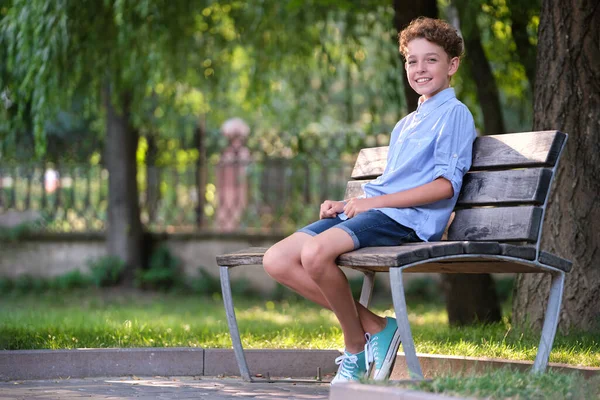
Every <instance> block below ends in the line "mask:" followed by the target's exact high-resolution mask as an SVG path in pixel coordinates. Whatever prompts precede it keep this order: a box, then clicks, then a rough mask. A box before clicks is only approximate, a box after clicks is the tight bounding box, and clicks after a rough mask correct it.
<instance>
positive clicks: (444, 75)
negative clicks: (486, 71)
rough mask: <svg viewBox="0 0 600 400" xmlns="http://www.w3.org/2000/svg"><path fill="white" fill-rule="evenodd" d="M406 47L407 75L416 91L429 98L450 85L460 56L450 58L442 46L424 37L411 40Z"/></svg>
mask: <svg viewBox="0 0 600 400" xmlns="http://www.w3.org/2000/svg"><path fill="white" fill-rule="evenodd" d="M406 48H407V51H406V77H407V78H408V82H409V84H410V87H411V88H413V90H414V91H415V92H417V93H419V94H420V95H422V96H423V97H424V98H425V100H427V99H429V98H431V97H432V96H435V95H436V94H438V93H439V92H441V91H442V90H444V89H447V88H448V87H450V78H451V77H452V75H454V74H455V73H456V71H457V70H458V65H459V63H460V60H459V58H458V57H454V58H450V57H449V56H448V53H446V52H445V51H444V49H443V48H442V47H441V46H439V45H437V44H435V43H433V42H430V41H429V40H427V39H424V38H416V39H413V40H411V41H410V42H408V44H407V46H406Z"/></svg>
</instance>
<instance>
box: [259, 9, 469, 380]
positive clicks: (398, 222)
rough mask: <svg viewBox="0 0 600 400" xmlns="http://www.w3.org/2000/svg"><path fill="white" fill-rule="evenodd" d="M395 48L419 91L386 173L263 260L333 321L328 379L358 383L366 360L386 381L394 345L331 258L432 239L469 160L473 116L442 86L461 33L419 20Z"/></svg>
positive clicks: (384, 323) (390, 326) (386, 325)
mask: <svg viewBox="0 0 600 400" xmlns="http://www.w3.org/2000/svg"><path fill="white" fill-rule="evenodd" d="M399 44H400V52H401V53H402V55H403V56H404V58H405V59H406V65H405V68H406V76H407V77H408V81H409V83H410V86H411V88H413V90H415V91H416V92H417V93H419V94H420V95H421V97H420V99H419V106H418V108H417V110H416V111H414V112H413V113H411V114H409V115H408V116H406V117H405V118H403V119H402V120H400V121H399V122H398V123H397V124H396V126H395V127H394V130H393V131H392V135H391V140H390V147H389V153H388V158H387V166H386V168H385V171H384V172H383V174H382V175H381V176H380V177H379V178H378V179H376V180H374V181H372V182H370V183H368V184H366V185H364V192H365V195H364V196H361V197H360V198H353V199H350V200H348V201H346V202H343V201H331V200H327V201H325V202H324V203H323V204H322V205H321V210H320V220H319V221H317V222H314V223H313V224H310V225H308V226H306V227H305V228H302V229H300V230H299V231H297V232H296V233H294V234H292V235H291V236H289V237H287V238H285V239H283V240H282V241H280V242H278V243H276V244H275V245H274V246H273V247H271V248H270V249H269V250H268V251H267V252H266V253H265V256H264V261H263V262H264V267H265V270H266V271H267V273H268V274H269V275H271V277H273V278H274V279H275V280H277V281H278V282H280V283H282V284H283V285H286V286H288V287H289V288H291V289H292V290H295V291H296V292H298V293H299V294H301V295H302V296H304V297H305V298H307V299H309V300H312V301H314V302H315V303H318V304H320V305H322V306H323V307H326V308H328V309H330V310H332V311H333V312H334V314H335V316H336V317H337V319H338V320H339V322H340V325H341V328H342V332H343V334H344V344H345V347H346V348H345V351H344V354H343V355H342V356H340V357H338V358H337V359H336V364H338V365H340V367H339V370H338V372H337V374H336V376H335V378H334V379H333V381H332V382H331V383H332V384H335V383H338V382H347V381H355V380H359V379H360V378H361V377H363V376H365V375H368V374H369V370H370V367H371V365H372V364H374V370H373V376H372V377H373V378H374V379H376V380H382V379H387V378H388V377H389V375H390V373H391V368H392V366H393V363H394V360H395V357H396V353H397V351H398V347H399V345H400V338H399V333H398V329H397V324H396V320H395V319H394V318H389V317H388V318H385V319H384V318H381V317H379V316H377V315H375V314H374V313H372V312H371V311H369V310H368V309H367V308H365V307H363V306H362V305H360V303H358V302H356V301H355V300H354V299H353V297H352V293H351V291H350V287H349V285H348V281H347V279H346V276H345V275H344V273H343V272H342V271H341V269H340V268H339V267H338V266H337V265H336V263H335V260H336V258H337V257H338V256H339V255H340V254H343V253H346V252H348V251H352V250H355V249H358V248H360V247H367V246H393V245H399V244H401V243H406V242H420V241H429V240H439V239H440V238H441V236H442V233H443V231H444V228H445V227H446V224H447V222H448V219H449V218H450V214H451V212H452V209H453V208H454V205H455V204H456V200H457V198H458V194H459V192H460V187H461V184H462V179H463V175H464V174H465V173H466V172H467V171H468V169H469V167H470V166H471V151H472V145H473V141H474V140H475V136H476V133H475V126H474V123H473V117H472V115H471V113H470V112H469V110H468V109H467V107H466V106H465V105H464V104H462V103H461V102H460V101H458V100H457V99H456V97H455V94H454V89H453V88H451V87H450V79H451V77H452V76H453V75H454V74H455V73H456V71H457V70H458V66H459V64H460V57H461V55H462V52H463V42H462V39H461V38H460V36H458V34H457V32H456V29H454V28H452V27H451V26H450V25H449V24H447V23H446V22H444V21H441V20H435V19H431V18H418V19H416V20H414V21H413V22H411V23H410V25H409V26H408V27H407V28H406V29H404V30H403V31H402V32H401V33H400V35H399Z"/></svg>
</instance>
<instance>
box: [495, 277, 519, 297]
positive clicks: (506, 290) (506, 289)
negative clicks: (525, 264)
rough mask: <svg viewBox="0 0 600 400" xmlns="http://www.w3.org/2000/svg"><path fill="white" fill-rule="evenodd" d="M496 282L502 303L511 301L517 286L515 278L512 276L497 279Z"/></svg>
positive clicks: (497, 292)
mask: <svg viewBox="0 0 600 400" xmlns="http://www.w3.org/2000/svg"><path fill="white" fill-rule="evenodd" d="M495 284H496V294H497V295H498V301H499V302H501V303H505V302H508V301H511V300H512V295H513V290H514V287H515V278H512V277H511V278H499V279H495Z"/></svg>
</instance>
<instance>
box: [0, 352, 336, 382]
mask: <svg viewBox="0 0 600 400" xmlns="http://www.w3.org/2000/svg"><path fill="white" fill-rule="evenodd" d="M339 354H340V353H339V352H338V351H336V350H247V351H246V359H247V361H248V366H249V368H250V371H252V373H253V374H262V375H263V376H266V375H267V374H271V375H273V376H288V377H309V376H316V375H317V368H319V367H320V368H321V372H322V373H323V374H327V373H334V372H335V371H336V370H337V366H336V365H335V362H334V360H335V358H336V357H337V356H339ZM131 375H137V376H203V375H206V376H218V375H224V376H226V375H237V376H239V369H238V367H237V363H236V361H235V356H234V354H233V350H228V349H206V350H205V349H200V348H187V347H184V348H168V347H167V348H162V347H161V348H159V347H150V348H124V349H76V350H5V351H0V381H8V380H33V379H56V378H67V377H70V378H91V377H101V376H131Z"/></svg>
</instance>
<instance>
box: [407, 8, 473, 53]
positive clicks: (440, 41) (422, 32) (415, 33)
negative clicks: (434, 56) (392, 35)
mask: <svg viewBox="0 0 600 400" xmlns="http://www.w3.org/2000/svg"><path fill="white" fill-rule="evenodd" d="M417 38H423V39H427V40H428V41H430V42H432V43H435V44H437V45H438V46H440V47H442V48H443V49H444V51H445V52H446V53H447V54H448V55H449V56H450V58H454V57H461V56H462V55H463V52H464V45H463V39H462V38H461V37H460V35H459V34H458V32H457V30H456V29H455V28H454V27H453V26H452V25H450V24H449V23H447V22H446V21H443V20H441V19H433V18H427V17H419V18H417V19H414V20H412V22H411V23H410V24H409V25H408V26H407V27H406V28H404V29H403V30H402V32H400V33H399V34H398V42H399V45H400V53H402V56H404V57H405V58H406V53H407V51H408V48H407V45H408V42H410V41H411V40H413V39H417Z"/></svg>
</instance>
